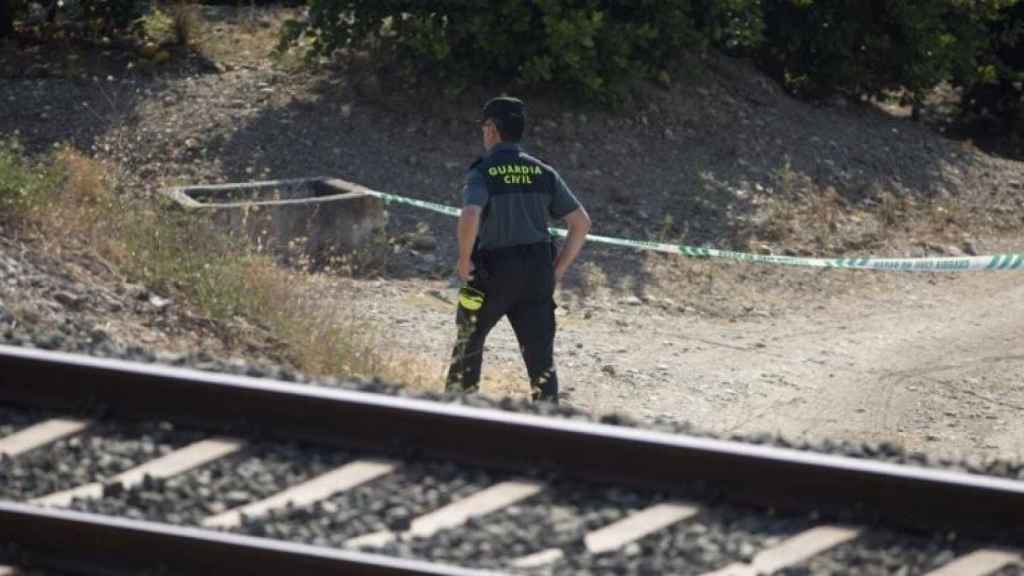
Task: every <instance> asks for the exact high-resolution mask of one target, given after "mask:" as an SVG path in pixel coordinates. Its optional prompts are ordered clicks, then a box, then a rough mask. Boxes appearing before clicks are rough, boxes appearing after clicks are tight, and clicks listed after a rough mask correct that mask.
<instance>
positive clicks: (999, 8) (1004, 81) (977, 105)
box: [954, 1, 1024, 138]
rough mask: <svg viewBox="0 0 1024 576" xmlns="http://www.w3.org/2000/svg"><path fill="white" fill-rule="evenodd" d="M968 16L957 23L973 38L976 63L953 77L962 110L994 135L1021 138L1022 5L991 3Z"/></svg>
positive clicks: (1023, 85) (1023, 128)
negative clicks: (960, 89)
mask: <svg viewBox="0 0 1024 576" xmlns="http://www.w3.org/2000/svg"><path fill="white" fill-rule="evenodd" d="M965 16H966V15H965ZM972 16H973V17H972V18H971V19H970V20H966V19H961V20H960V22H961V23H962V24H961V26H965V24H963V23H964V22H967V23H968V24H969V28H968V31H969V32H970V33H972V34H973V35H974V39H975V45H976V46H977V58H976V62H975V65H974V66H973V67H964V69H963V71H962V72H963V73H962V74H960V75H958V76H957V77H955V78H954V81H955V83H956V84H957V85H958V86H961V87H963V88H964V98H963V106H962V108H963V111H964V113H965V114H966V115H968V116H973V117H979V118H981V119H984V120H988V121H989V122H988V124H989V128H990V129H992V128H995V129H996V131H997V132H1003V133H1011V134H1015V135H1017V137H1018V138H1019V137H1021V136H1024V42H1022V40H1024V4H1022V3H1018V2H1016V1H1002V2H997V1H993V2H990V3H989V4H988V6H987V9H986V10H984V11H980V12H979V11H975V12H974V14H973V15H972Z"/></svg>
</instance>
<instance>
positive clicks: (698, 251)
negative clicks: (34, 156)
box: [163, 178, 1024, 272]
mask: <svg viewBox="0 0 1024 576" xmlns="http://www.w3.org/2000/svg"><path fill="white" fill-rule="evenodd" d="M312 182H320V183H323V184H326V185H328V186H330V187H331V188H333V189H340V190H346V192H345V193H340V194H331V195H325V196H315V197H309V198H298V199H285V200H254V201H241V202H238V201H236V202H225V203H205V202H198V201H196V200H195V199H193V198H192V197H191V196H189V195H188V190H199V189H202V190H204V191H231V190H243V189H247V188H268V187H275V186H296V185H304V184H310V183H312ZM163 193H164V194H166V195H168V196H170V197H171V198H173V199H174V200H176V201H177V202H178V203H180V204H182V205H183V206H186V207H189V208H242V207H250V206H252V207H256V206H281V205H292V204H311V203H319V202H333V201H338V200H346V199H351V198H355V197H357V196H360V195H366V196H372V197H375V198H379V199H380V200H382V201H383V202H384V203H385V204H402V205H406V206H413V207H416V208H421V209H424V210H429V211H431V212H436V213H439V214H445V215H447V216H455V217H458V216H459V215H460V214H461V212H462V211H461V210H460V209H459V208H455V207H453V206H447V205H444V204H438V203H436V202H429V201H426V200H418V199H416V198H409V197H407V196H401V195H398V194H389V193H386V192H380V191H377V190H372V189H370V188H367V187H365V186H362V185H360V184H355V183H353V182H348V181H346V180H341V179H338V178H298V179H293V180H272V181H262V182H250V183H243V184H221V185H216V186H193V187H188V186H185V187H177V188H170V189H167V190H164V191H163ZM549 230H550V232H551V233H552V234H554V235H555V236H558V237H561V238H565V237H566V236H567V234H568V233H567V231H566V230H564V229H561V228H550V229H549ZM587 240H588V241H589V242H597V243H600V244H608V245H612V246H622V247H625V248H633V249H636V250H645V251H652V252H663V253H667V254H677V255H681V256H688V257H691V258H717V259H723V260H733V261H738V262H752V263H757V264H775V265H778V266H796V267H802V268H842V269H852V270H880V271H908V272H972V271H981V270H1022V269H1024V253H1020V254H1017V253H1014V254H995V255H991V256H952V257H945V258H875V257H872V256H866V257H861V258H808V257H802V256H775V255H770V254H750V253H746V252H735V251H732V250H718V249H716V248H701V247H697V246H687V245H684V244H668V243H665V242H651V241H643V240H629V239H626V238H614V237H610V236H599V235H596V234H588V235H587Z"/></svg>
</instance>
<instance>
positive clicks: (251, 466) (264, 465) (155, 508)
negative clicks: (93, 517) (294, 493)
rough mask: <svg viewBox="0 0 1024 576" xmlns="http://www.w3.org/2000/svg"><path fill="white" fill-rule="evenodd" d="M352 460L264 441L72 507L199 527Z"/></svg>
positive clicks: (302, 447) (310, 449)
mask: <svg viewBox="0 0 1024 576" xmlns="http://www.w3.org/2000/svg"><path fill="white" fill-rule="evenodd" d="M350 459H351V458H349V457H347V456H346V455H345V454H342V453H337V452H325V451H323V450H319V449H316V448H312V447H308V446H300V445H278V444H263V445H259V446H252V447H250V448H248V449H247V450H245V452H243V453H240V454H234V455H232V456H228V457H226V458H221V459H219V460H217V461H215V462H213V463H211V464H208V465H206V466H203V467H200V468H197V469H195V470H192V471H190V472H186V473H185V474H181V475H179V476H175V477H172V478H168V479H164V480H159V479H147V480H146V481H145V482H144V483H143V484H142V485H140V486H137V487H135V488H132V489H131V490H127V491H123V490H122V491H117V490H108V491H107V493H106V494H105V495H104V497H103V499H101V500H76V501H75V502H74V503H73V505H72V507H73V508H75V509H77V510H84V511H89V512H98V513H101V514H109V515H114V516H122V517H128V518H141V519H147V520H154V521H159V522H170V523H172V524H192V525H198V524H199V523H200V522H201V521H202V520H203V519H204V518H206V517H208V516H212V515H214V514H219V513H221V512H224V511H225V510H229V509H232V508H235V507H238V506H242V505H245V504H248V503H250V502H254V501H257V500H262V499H264V498H266V497H268V496H271V495H273V494H276V493H278V492H281V491H282V490H284V489H286V488H288V487H290V486H294V485H296V484H299V483H301V482H304V481H306V480H308V479H310V478H312V477H314V476H317V475H319V474H322V473H324V472H327V471H329V470H331V469H333V468H335V467H337V466H339V465H341V464H343V463H344V462H345V461H347V460H350Z"/></svg>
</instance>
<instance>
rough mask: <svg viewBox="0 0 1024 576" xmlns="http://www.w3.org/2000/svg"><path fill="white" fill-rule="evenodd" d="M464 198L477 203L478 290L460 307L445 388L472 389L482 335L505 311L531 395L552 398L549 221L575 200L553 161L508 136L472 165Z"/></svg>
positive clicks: (552, 304)
mask: <svg viewBox="0 0 1024 576" xmlns="http://www.w3.org/2000/svg"><path fill="white" fill-rule="evenodd" d="M463 197H464V198H463V203H464V205H466V206H480V207H481V208H482V209H483V212H482V216H481V223H480V230H479V232H478V235H477V244H476V248H475V249H474V253H473V264H474V267H475V272H474V276H473V279H472V281H471V282H470V283H469V286H470V287H471V288H473V289H476V290H478V291H480V292H482V293H483V295H484V297H483V305H482V306H481V307H480V308H479V309H478V310H471V309H469V308H467V307H466V306H464V305H462V304H460V306H459V309H458V312H457V316H456V322H457V324H458V341H457V342H456V343H455V350H454V351H453V353H452V363H451V367H450V368H449V370H448V382H447V389H448V391H450V392H456V391H461V392H473V391H476V389H477V387H478V385H479V382H480V368H481V364H482V362H483V347H484V340H485V339H486V338H487V334H488V333H489V332H490V331H491V328H493V327H494V325H495V324H497V323H498V321H499V320H501V318H502V317H503V316H508V319H509V322H510V323H511V324H512V329H513V330H514V331H515V334H516V339H517V340H518V341H519V346H520V350H521V351H522V354H523V360H524V361H525V363H526V371H527V373H528V374H529V376H530V388H531V395H532V397H533V399H535V400H538V399H540V400H550V401H557V400H558V378H557V376H556V374H555V367H554V339H555V302H554V291H555V273H554V257H555V247H554V244H553V243H552V242H551V235H550V233H549V232H548V221H549V219H556V220H557V219H561V218H563V217H565V216H566V215H568V214H569V213H571V212H573V211H575V210H576V209H577V208H579V207H580V204H579V202H578V201H577V200H576V198H575V197H574V196H573V194H572V192H571V191H570V190H569V188H568V187H567V186H566V185H565V182H564V181H563V180H562V178H561V176H559V175H558V173H557V172H556V171H555V170H554V169H553V168H551V167H550V166H548V165H546V164H544V163H543V162H541V161H539V160H537V159H536V158H534V157H532V156H530V155H528V154H526V153H524V152H523V151H522V149H521V148H520V147H519V145H518V144H512V143H500V144H498V145H496V146H495V147H494V148H492V149H491V151H490V153H489V154H488V155H487V156H485V157H484V158H482V159H481V160H479V161H478V162H477V163H476V164H474V165H473V167H472V168H471V169H470V171H469V173H468V174H467V176H466V186H465V188H464V190H463Z"/></svg>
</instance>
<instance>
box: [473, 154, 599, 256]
mask: <svg viewBox="0 0 1024 576" xmlns="http://www.w3.org/2000/svg"><path fill="white" fill-rule="evenodd" d="M462 196H463V205H464V206H480V207H481V208H483V209H484V211H483V216H482V218H481V222H480V231H479V233H478V235H477V249H478V250H489V249H494V248H504V247H506V246H517V245H520V244H533V243H536V242H547V241H550V240H551V235H550V233H549V232H548V218H552V219H554V220H560V219H562V218H564V217H565V216H567V215H568V214H569V213H571V212H573V211H574V210H576V209H577V208H579V207H580V203H579V201H578V200H576V197H575V196H574V195H573V193H572V191H571V190H569V187H568V186H566V184H565V181H564V180H562V177H561V176H559V174H558V172H556V171H555V169H554V168H552V167H550V166H548V165H547V164H544V163H543V162H541V161H540V160H538V159H536V158H534V157H533V156H530V155H529V154H526V153H524V152H523V151H522V149H521V148H520V147H519V145H518V144H515V143H511V142H501V143H499V144H497V145H495V146H494V147H493V148H491V150H490V151H489V152H488V154H487V155H486V156H484V157H483V158H481V159H480V160H479V161H477V162H476V163H475V164H474V165H473V166H472V167H471V168H470V170H469V172H468V173H467V174H466V183H465V185H464V186H463V189H462Z"/></svg>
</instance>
